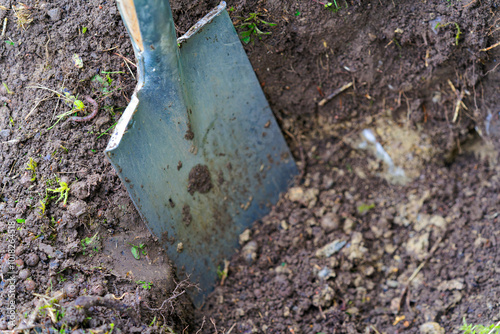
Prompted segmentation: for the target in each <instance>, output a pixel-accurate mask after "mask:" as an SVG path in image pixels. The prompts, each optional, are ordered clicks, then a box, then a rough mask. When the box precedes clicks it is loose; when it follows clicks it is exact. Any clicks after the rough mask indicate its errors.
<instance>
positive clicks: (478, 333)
mask: <svg viewBox="0 0 500 334" xmlns="http://www.w3.org/2000/svg"><path fill="white" fill-rule="evenodd" d="M463 321H464V323H463V325H462V327H460V330H461V331H463V332H464V333H463V334H499V333H500V322H498V323H496V324H491V325H490V326H488V327H486V326H483V325H474V326H473V325H470V324H467V321H466V320H465V317H464V320H463Z"/></svg>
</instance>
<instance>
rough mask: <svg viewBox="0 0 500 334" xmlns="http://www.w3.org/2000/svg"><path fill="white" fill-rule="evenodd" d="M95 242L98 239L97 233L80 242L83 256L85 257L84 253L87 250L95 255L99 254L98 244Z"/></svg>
mask: <svg viewBox="0 0 500 334" xmlns="http://www.w3.org/2000/svg"><path fill="white" fill-rule="evenodd" d="M97 241H99V237H98V236H97V232H96V234H94V235H93V236H92V237H90V238H89V237H85V238H83V239H82V240H81V241H80V243H81V245H82V249H83V255H85V251H86V250H87V249H89V248H90V249H91V250H93V251H94V252H96V253H97V252H99V244H98V243H97Z"/></svg>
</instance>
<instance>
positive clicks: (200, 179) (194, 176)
mask: <svg viewBox="0 0 500 334" xmlns="http://www.w3.org/2000/svg"><path fill="white" fill-rule="evenodd" d="M212 186H213V185H212V178H211V177H210V170H209V169H208V167H207V166H205V165H196V166H194V167H193V168H191V170H190V171H189V177H188V186H187V188H188V192H189V193H190V194H191V195H193V194H194V193H195V192H199V193H200V194H206V193H208V192H209V191H210V189H212Z"/></svg>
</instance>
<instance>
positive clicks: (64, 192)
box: [47, 177, 70, 205]
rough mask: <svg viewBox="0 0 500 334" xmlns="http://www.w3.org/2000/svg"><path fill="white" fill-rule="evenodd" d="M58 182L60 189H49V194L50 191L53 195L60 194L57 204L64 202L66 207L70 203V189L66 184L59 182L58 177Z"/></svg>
mask: <svg viewBox="0 0 500 334" xmlns="http://www.w3.org/2000/svg"><path fill="white" fill-rule="evenodd" d="M56 182H58V183H59V187H58V188H56V189H50V188H47V192H49V191H50V192H53V193H59V194H60V195H59V198H58V199H57V201H56V203H58V202H60V201H61V200H64V201H63V203H64V205H66V203H67V202H68V195H69V191H70V188H69V186H68V184H67V183H66V182H63V181H61V180H59V179H58V178H57V177H56Z"/></svg>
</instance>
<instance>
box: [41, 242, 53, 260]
mask: <svg viewBox="0 0 500 334" xmlns="http://www.w3.org/2000/svg"><path fill="white" fill-rule="evenodd" d="M38 249H39V250H41V251H42V252H44V253H45V254H47V255H48V256H50V257H54V256H55V253H54V248H53V247H52V246H51V245H47V244H44V243H42V242H41V243H40V244H39V245H38Z"/></svg>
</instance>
